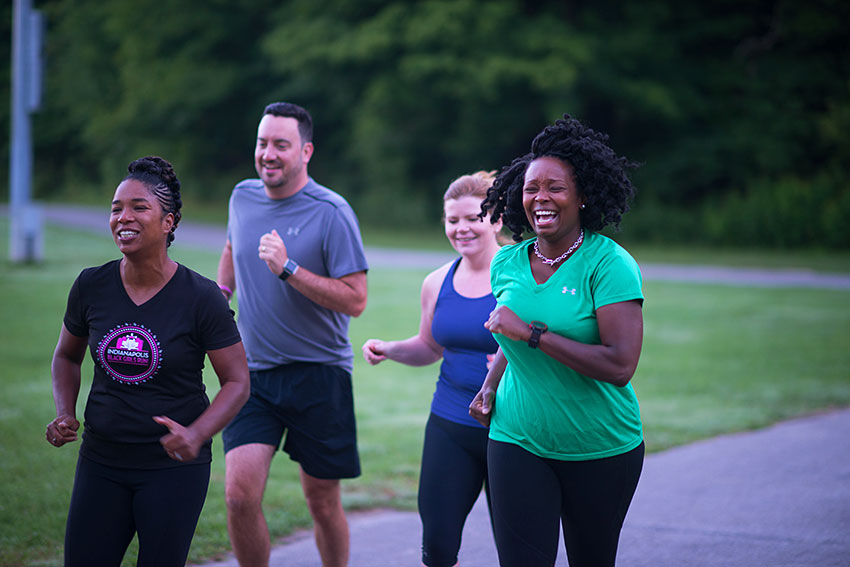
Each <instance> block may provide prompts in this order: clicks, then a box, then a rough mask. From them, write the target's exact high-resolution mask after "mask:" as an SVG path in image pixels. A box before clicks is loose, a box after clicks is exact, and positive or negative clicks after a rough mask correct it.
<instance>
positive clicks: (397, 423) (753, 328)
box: [0, 219, 850, 566]
mask: <svg viewBox="0 0 850 567" xmlns="http://www.w3.org/2000/svg"><path fill="white" fill-rule="evenodd" d="M366 234H367V237H366V241H367V244H370V245H375V246H377V245H380V244H381V242H379V240H380V239H379V238H377V237H370V236H369V234H370V233H369V231H366ZM438 234H439V233H438ZM45 241H46V259H45V262H44V263H43V264H42V265H39V266H12V265H10V264H9V263H8V260H7V256H8V224H7V222H6V220H5V219H0V298H2V299H0V318H2V321H3V325H2V330H0V359H2V361H3V375H2V378H0V388H2V396H0V475H2V478H3V480H4V482H3V484H2V485H0V565H3V566H11V565H16V566H19V565H24V566H52V565H61V557H62V541H63V535H64V523H65V514H66V513H67V507H68V501H69V498H70V491H71V484H72V482H73V475H74V466H75V462H76V455H77V446H75V445H71V446H66V447H64V448H62V449H56V448H54V447H51V446H49V445H48V444H47V443H46V442H45V441H44V426H45V425H46V424H47V422H49V421H50V420H51V419H52V418H53V416H54V411H53V402H52V397H51V387H50V358H51V355H52V352H53V348H54V346H55V344H56V338H57V337H58V333H59V328H60V325H61V321H62V315H63V313H64V308H65V301H66V297H67V292H68V289H69V287H70V285H71V283H72V282H73V279H74V278H75V277H76V275H77V274H78V273H79V271H80V269H82V268H83V267H86V266H92V265H96V264H100V263H102V262H104V261H107V260H110V259H112V258H115V257H117V252H116V250H115V247H114V245H113V243H112V242H111V241H109V240H107V239H104V238H102V237H99V236H93V235H88V234H83V233H76V232H73V231H63V230H59V229H56V228H49V229H48V230H47V233H46V239H45ZM412 241H413V239H411V242H412ZM437 241H438V239H434V240H433V242H435V243H436V242H437ZM387 242H390V241H389V240H388V241H387ZM435 245H436V244H435ZM677 254H680V255H681V258H678V257H677ZM729 254H731V255H732V256H730V258H738V259H739V260H738V261H734V259H731V260H729V261H728V263H729V264H732V265H748V266H752V265H761V266H775V267H783V266H791V267H805V268H810V269H822V270H823V271H847V266H848V263H847V260H846V255H840V254H839V255H825V254H824V255H820V256H817V257H816V258H814V259H812V260H811V262H810V263H807V261H806V260H805V257H804V255H802V254H798V255H797V256H796V257H797V258H801V259H800V260H795V259H794V258H790V257H786V258H785V260H786V262H785V263H783V261H782V258H783V256H787V255H783V254H776V253H774V254H772V255H765V254H762V253H749V252H746V251H744V252H740V253H737V255H735V254H733V253H732V252H729ZM635 255H636V256H637V257H638V259H639V260H640V261H653V262H657V261H662V260H659V259H664V258H667V256H665V252H664V251H663V250H655V249H647V250H639V251H638V252H636V254H635ZM172 256H173V257H174V258H175V259H176V260H178V261H180V262H183V263H185V264H186V265H188V266H189V267H191V268H193V269H195V270H196V271H199V272H201V273H202V274H204V275H207V276H209V277H212V276H214V274H215V267H216V264H217V261H218V254H217V253H214V252H210V253H206V252H197V251H191V252H186V251H182V250H181V249H180V246H179V236H178V241H177V243H176V245H175V247H174V250H173V253H172ZM669 257H670V258H672V259H671V260H670V261H671V262H672V261H687V262H688V263H699V261H700V259H701V258H704V261H705V262H707V263H717V258H718V256H717V255H716V254H706V255H704V256H702V257H701V256H700V252H699V251H688V252H687V253H686V252H685V251H681V252H678V253H673V254H671V255H670V256H669ZM649 258H652V260H649ZM677 258H678V260H677ZM747 258H761V262H756V261H755V260H752V261H747V260H746V259H747ZM754 262H755V264H754ZM427 272H428V270H427V269H421V270H390V269H385V268H380V269H373V270H371V271H370V274H369V306H368V308H367V310H366V312H365V313H364V314H363V316H361V317H360V318H358V319H355V320H353V321H352V324H351V337H352V343H353V344H354V347H355V355H356V356H355V361H356V362H355V371H354V383H355V403H356V406H357V416H358V428H359V439H360V449H361V459H362V465H363V475H362V476H361V477H360V478H358V479H355V480H349V481H344V482H343V493H344V500H345V505H346V507H347V508H348V509H350V510H352V509H363V508H372V507H381V506H393V507H401V508H406V509H415V506H416V485H417V476H418V468H419V458H420V451H421V441H422V434H423V429H424V425H425V420H426V418H427V414H428V408H429V404H430V400H431V394H432V393H433V389H434V382H435V380H436V374H437V366H436V365H434V366H430V367H424V368H409V367H405V366H402V365H399V364H395V363H392V362H386V363H384V364H381V365H379V366H376V367H370V366H368V365H367V364H366V363H365V362H364V361H363V359H362V356H361V355H360V352H359V349H360V346H361V345H362V344H363V342H364V341H365V340H366V339H367V338H369V337H380V338H385V339H396V338H403V337H407V336H409V335H410V334H412V333H413V332H414V331H415V330H416V327H417V324H418V316H419V313H418V309H419V301H418V294H419V287H420V284H421V281H422V278H423V277H424V276H425V274H426V273H427ZM645 294H646V304H645V309H644V316H645V326H646V336H645V341H644V348H643V354H642V358H641V362H640V365H639V367H638V371H637V374H636V376H635V378H634V382H633V383H634V387H635V390H636V391H637V394H638V397H639V398H640V401H641V407H642V413H643V419H644V424H645V429H646V441H647V447H648V450H649V451H659V450H662V449H665V448H667V447H671V446H674V445H678V444H682V443H687V442H690V441H694V440H697V439H701V438H705V437H709V436H713V435H718V434H721V433H726V432H733V431H741V430H746V429H751V428H756V427H762V426H765V425H768V424H770V423H773V422H775V421H778V420H781V419H785V418H789V417H793V416H798V415H803V414H807V413H811V412H817V411H822V410H824V409H827V408H835V407H842V406H847V405H850V375H848V369H850V349H848V348H847V345H848V344H850V292H848V291H831V290H809V289H756V288H750V287H731V286H710V285H696V284H679V283H661V282H647V283H646V284H645ZM83 376H84V383H83V393H82V394H81V399H80V404H79V409H78V415H79V416H82V407H83V405H84V403H85V397H86V395H87V392H88V384H89V383H90V376H91V362H90V361H89V360H87V361H86V363H85V365H84V370H83ZM206 382H207V384H208V386H209V390H210V394H211V395H212V394H213V393H214V392H215V391H216V390H217V386H216V384H217V380H216V378H215V376H214V375H212V374H211V373H210V374H209V375H207V376H206ZM213 459H214V462H213V474H212V482H211V486H210V491H209V495H208V497H207V501H206V505H205V508H204V512H203V514H202V516H201V521H200V524H199V527H198V530H197V533H196V536H195V539H194V542H193V546H192V551H191V555H190V559H191V560H192V561H200V560H202V559H204V558H211V557H215V556H216V555H218V554H221V553H223V552H226V551H227V550H228V549H229V544H228V540H227V532H226V527H225V509H224V488H223V480H224V458H223V454H222V449H221V443H220V441H219V440H218V439H216V440H215V443H214V446H213ZM265 508H266V513H267V516H268V520H269V525H270V529H271V531H272V534H273V537H279V536H283V535H285V534H287V533H290V532H291V531H292V530H294V529H296V528H298V527H303V526H305V525H309V518H308V514H307V511H306V507H305V505H304V503H303V497H302V495H301V489H300V486H299V483H298V475H297V470H296V465H295V464H294V463H292V462H290V461H289V460H288V458H287V457H286V456H285V455H282V456H279V457H278V458H277V459H276V462H275V463H274V465H273V467H272V474H271V478H270V481H269V485H268V489H267V492H266V506H265ZM128 557H131V558H132V559H134V558H135V552H134V551H131V553H130V554H128ZM125 564H127V565H130V564H131V561H130V560H127V561H125Z"/></svg>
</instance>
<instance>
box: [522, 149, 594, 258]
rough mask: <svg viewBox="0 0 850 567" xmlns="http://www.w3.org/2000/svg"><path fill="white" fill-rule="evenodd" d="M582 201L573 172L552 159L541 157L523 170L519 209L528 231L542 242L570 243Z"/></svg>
mask: <svg viewBox="0 0 850 567" xmlns="http://www.w3.org/2000/svg"><path fill="white" fill-rule="evenodd" d="M581 203H582V197H581V195H580V192H579V189H578V187H577V186H576V180H575V175H574V173H573V168H572V166H570V165H569V164H568V163H566V162H564V161H562V160H560V159H558V158H554V157H541V158H538V159H536V160H534V161H532V162H531V163H530V164H528V168H527V169H526V170H525V180H524V183H523V188H522V206H523V209H525V214H526V216H527V217H528V222H529V224H530V225H531V228H532V230H534V232H535V233H536V234H537V236H538V238H539V239H540V240H541V241H542V240H545V241H549V242H551V243H553V244H555V245H557V244H556V243H558V242H559V241H560V240H569V241H570V243H572V242H573V241H574V240H575V239H576V238H577V237H578V234H579V231H580V230H581V220H580V217H579V211H580V208H581Z"/></svg>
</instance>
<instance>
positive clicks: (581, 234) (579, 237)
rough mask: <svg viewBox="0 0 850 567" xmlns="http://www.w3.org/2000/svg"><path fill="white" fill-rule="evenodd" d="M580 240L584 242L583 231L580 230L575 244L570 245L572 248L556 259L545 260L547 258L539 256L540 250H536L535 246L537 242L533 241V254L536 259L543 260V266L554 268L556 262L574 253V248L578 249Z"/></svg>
mask: <svg viewBox="0 0 850 567" xmlns="http://www.w3.org/2000/svg"><path fill="white" fill-rule="evenodd" d="M582 240H584V229H581V232H579V234H578V238H576V241H575V242H573V245H572V246H570V247H569V249H568V250H567V251H566V252H564V253H563V254H561V255H560V256H558V257H557V258H547V257H546V256H544V255H543V254H541V253H540V248H538V246H537V243H538V242H539V241H538V240H535V241H534V254H535V255H536V256H537V257H538V258H540V259H541V260H543V263H544V264H546V265H548V266H554V265H555V264H557V263H558V262H560V261H561V260H563V259H564V258H566V257H567V256H569V255H570V254H572V253H573V251H574V250H575V249H576V248H578V246H579V244H581V241H582Z"/></svg>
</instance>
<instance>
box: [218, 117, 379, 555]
mask: <svg viewBox="0 0 850 567" xmlns="http://www.w3.org/2000/svg"><path fill="white" fill-rule="evenodd" d="M312 154H313V143H312V119H311V118H310V115H309V113H308V112H307V111H306V110H304V109H303V108H301V107H299V106H297V105H294V104H290V103H273V104H270V105H269V106H267V107H266V109H265V111H264V113H263V117H262V119H261V120H260V124H259V127H258V129H257V144H256V148H255V151H254V162H255V163H254V165H255V167H256V170H257V173H258V175H259V177H260V178H259V179H249V180H245V181H242V182H240V183H239V184H237V185H236V187H235V188H234V190H233V194H232V195H231V197H230V205H229V210H228V214H229V216H228V225H227V243H226V244H225V247H224V250H223V252H222V255H221V261H220V262H219V267H218V283H219V286H220V287H221V289H222V293H224V294H225V296H227V297H228V299H229V298H230V296H231V295H233V293H234V290H235V293H236V296H237V299H238V305H239V318H238V325H239V331H240V333H241V335H242V339H243V343H244V345H245V350H246V353H247V356H248V367H249V369H250V370H251V399H249V401H248V402H247V403H246V404H245V406H244V407H243V409H242V411H241V412H240V413H239V415H238V416H236V418H234V420H233V421H232V422H231V424H230V425H228V427H227V428H226V429H225V431H224V433H223V434H222V438H223V440H224V450H225V459H226V483H225V491H226V498H227V524H228V532H229V534H230V540H231V545H232V546H233V551H234V553H235V555H236V558H237V559H238V560H239V562H240V564H242V565H268V560H269V554H270V541H269V534H268V529H267V527H266V522H265V517H264V515H263V511H262V498H263V491H264V488H265V485H266V480H267V478H268V473H269V467H270V466H271V461H272V458H273V457H274V455H275V453H276V451H277V448H278V447H280V445H281V441H282V440H283V439H284V436H285V439H286V440H285V442H284V443H283V450H284V451H286V452H287V453H288V454H289V456H290V458H291V459H293V460H295V461H297V462H298V463H299V466H300V469H301V471H300V472H301V484H302V488H303V490H304V496H305V498H306V500H307V505H308V508H309V510H310V513H311V516H312V517H313V522H314V528H315V536H316V543H317V546H318V548H319V554H320V555H321V557H322V563H323V564H324V565H346V564H347V562H348V547H349V540H348V538H349V535H348V524H347V521H346V519H345V514H344V511H343V508H342V502H341V497H340V482H339V479H341V478H351V477H355V476H358V475H359V474H360V462H359V457H358V453H357V438H356V426H355V421H354V402H353V394H352V387H351V371H352V366H353V353H352V349H351V344H350V342H349V339H348V322H349V318H350V317H351V316H354V317H356V316H358V315H360V314H361V313H362V312H363V310H364V308H365V307H366V270H367V269H368V265H367V263H366V256H365V254H364V252H363V242H362V239H361V237H360V230H359V227H358V223H357V217H356V216H355V214H354V211H352V209H351V207H350V206H349V204H348V203H347V202H346V201H345V199H343V198H342V197H341V196H340V195H338V194H336V193H334V192H333V191H331V190H330V189H327V188H326V187H322V186H321V185H319V184H317V183H316V182H315V181H314V180H313V179H312V178H310V176H309V175H308V173H307V164H308V162H309V161H310V158H311V156H312Z"/></svg>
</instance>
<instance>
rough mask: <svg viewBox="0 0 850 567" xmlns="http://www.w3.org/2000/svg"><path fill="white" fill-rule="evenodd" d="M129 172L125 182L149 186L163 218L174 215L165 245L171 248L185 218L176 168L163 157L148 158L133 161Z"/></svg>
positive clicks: (128, 167)
mask: <svg viewBox="0 0 850 567" xmlns="http://www.w3.org/2000/svg"><path fill="white" fill-rule="evenodd" d="M127 171H129V172H130V173H128V174H127V177H125V178H124V180H127V179H135V180H137V181H140V182H142V183H144V184H145V185H147V187H148V188H149V189H150V191H151V193H153V195H154V196H155V197H156V199H157V201H159V204H160V206H162V214H163V216H164V215H167V214H168V213H171V214H172V215H174V225H172V227H171V232H170V233H168V240H167V241H166V243H165V245H166V247H167V246H171V242H172V241H173V240H174V231H175V230H177V225H178V224H180V219H181V218H183V214H182V213H181V212H180V209H181V208H182V207H183V200H182V199H181V198H180V180H178V179H177V174H176V173H174V168H173V167H172V166H171V164H170V163H168V161H167V160H165V159H163V158H161V157H158V156H147V157H143V158H139V159H137V160H134V161H132V162H131V163H130V165H128V166H127Z"/></svg>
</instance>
